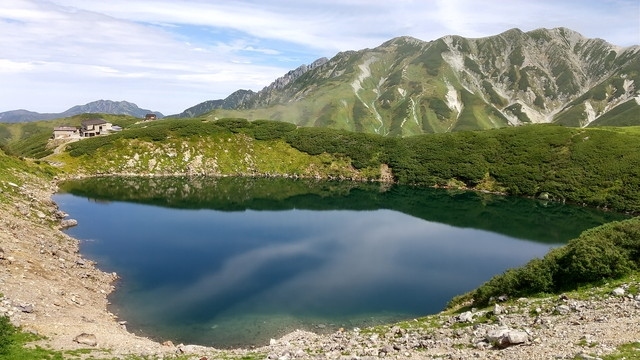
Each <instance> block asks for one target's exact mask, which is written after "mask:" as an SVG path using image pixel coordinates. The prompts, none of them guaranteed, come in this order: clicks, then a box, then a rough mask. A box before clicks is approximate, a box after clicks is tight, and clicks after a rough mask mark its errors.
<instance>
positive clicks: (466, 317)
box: [457, 311, 473, 323]
mask: <svg viewBox="0 0 640 360" xmlns="http://www.w3.org/2000/svg"><path fill="white" fill-rule="evenodd" d="M457 320H458V322H463V323H464V322H472V321H473V313H472V312H471V311H465V312H463V313H462V314H460V315H458V316H457Z"/></svg>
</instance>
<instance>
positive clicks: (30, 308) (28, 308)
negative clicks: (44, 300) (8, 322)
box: [18, 304, 33, 314]
mask: <svg viewBox="0 0 640 360" xmlns="http://www.w3.org/2000/svg"><path fill="white" fill-rule="evenodd" d="M18 310H20V311H22V312H23V313H28V314H31V313H32V312H33V305H31V304H25V305H19V306H18Z"/></svg>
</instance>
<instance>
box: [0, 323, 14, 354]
mask: <svg viewBox="0 0 640 360" xmlns="http://www.w3.org/2000/svg"><path fill="white" fill-rule="evenodd" d="M15 332H16V328H15V327H14V326H13V325H12V324H11V322H10V321H9V318H8V317H6V316H2V317H0V354H6V353H7V352H9V347H10V346H11V344H13V341H14V340H13V335H14V334H15Z"/></svg>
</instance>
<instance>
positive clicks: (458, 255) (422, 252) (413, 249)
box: [54, 180, 614, 347]
mask: <svg viewBox="0 0 640 360" xmlns="http://www.w3.org/2000/svg"><path fill="white" fill-rule="evenodd" d="M144 181H148V180H141V182H144ZM182 181H186V180H182ZM138 185H140V184H138ZM147 185H148V184H147ZM187 185H188V186H190V187H191V188H196V189H198V190H197V191H194V192H193V193H194V194H196V195H193V196H194V197H193V198H192V199H191V201H189V196H186V195H184V194H182V195H180V197H179V198H172V196H174V195H167V196H166V197H162V196H159V195H157V194H154V195H153V196H149V191H144V192H141V191H140V187H139V186H137V187H133V188H132V190H131V191H130V192H128V193H126V192H125V193H126V194H127V195H126V196H125V195H122V192H123V186H121V184H120V186H118V191H119V192H121V194H120V195H118V196H114V195H111V196H106V195H105V194H104V193H102V192H101V191H94V193H93V194H89V193H82V194H80V193H79V192H78V191H74V190H73V188H72V190H69V192H66V193H65V192H61V193H60V194H58V195H56V196H55V199H54V200H55V201H56V202H57V203H58V204H59V205H60V207H61V209H62V210H64V211H66V212H67V213H69V214H70V215H71V217H73V218H75V219H77V220H78V221H79V225H78V226H77V227H75V228H72V229H70V230H69V231H68V232H69V234H70V235H72V236H74V237H76V238H78V239H80V240H81V251H82V253H83V254H84V255H85V256H87V257H89V258H92V259H94V260H96V261H97V262H98V265H99V267H100V268H102V269H104V270H106V271H116V272H118V274H120V276H121V278H122V280H121V281H120V282H119V283H118V288H117V291H116V292H115V293H114V294H113V295H112V296H111V299H110V300H111V302H112V303H113V305H112V306H113V309H112V311H114V312H115V313H117V314H118V315H119V316H120V318H121V319H124V320H127V321H128V327H129V329H130V330H132V331H134V332H136V333H139V334H143V335H147V336H151V337H154V338H156V339H159V340H167V339H169V340H172V341H173V342H174V343H178V342H183V343H196V344H203V345H213V346H217V347H236V346H250V345H263V344H266V343H268V341H269V339H270V338H275V337H278V336H281V335H283V334H285V333H287V332H289V331H291V330H294V329H298V328H300V329H307V330H312V331H318V332H328V331H334V330H335V329H337V328H339V327H346V328H351V327H356V326H358V327H364V326H368V325H376V324H380V323H388V322H390V321H395V320H401V319H410V318H414V317H417V316H421V315H426V314H429V313H434V312H437V311H439V310H441V309H442V308H443V306H444V305H445V304H446V302H447V301H448V300H449V299H451V298H452V297H453V296H455V295H458V294H460V293H463V292H466V291H468V290H471V289H473V288H474V287H476V286H478V285H479V284H481V283H482V282H484V281H486V280H488V279H489V278H490V277H491V276H493V275H495V274H498V273H501V272H502V271H504V270H505V269H507V268H510V267H514V266H518V265H521V264H523V263H525V262H527V261H528V260H529V259H531V258H533V257H537V256H542V255H544V254H545V253H546V252H547V251H548V250H549V248H550V247H552V246H557V245H558V244H560V243H562V242H564V241H566V240H568V238H569V237H571V236H573V235H572V234H573V233H575V232H578V233H579V228H580V226H582V227H584V228H588V227H592V226H595V225H597V223H598V222H604V221H609V219H608V218H607V216H614V214H611V215H606V214H600V213H597V212H592V211H590V210H589V211H586V210H584V209H582V210H581V209H579V208H573V209H574V210H572V211H568V210H567V209H572V208H566V207H559V206H549V205H548V204H541V203H539V202H535V201H521V202H518V203H517V204H515V205H514V204H512V203H509V202H506V203H504V204H502V205H500V202H501V201H504V200H500V199H493V200H492V199H488V198H479V197H477V195H473V196H469V195H461V194H444V193H442V192H439V193H438V192H437V193H436V194H437V196H434V195H433V193H431V192H427V193H425V192H423V191H422V190H418V189H414V190H411V189H401V191H400V190H384V191H381V190H379V189H375V188H373V189H370V188H367V189H357V190H354V189H350V190H349V191H346V192H345V191H344V189H339V191H336V192H329V193H326V192H325V193H323V195H322V196H318V195H313V196H311V195H309V194H303V195H300V194H297V195H296V196H294V197H287V198H286V199H284V200H283V198H282V191H278V190H282V184H281V183H279V184H278V185H277V186H276V187H275V189H274V190H273V191H265V187H266V188H267V189H268V187H269V185H268V183H260V191H259V193H260V194H262V195H260V196H258V195H255V194H254V193H253V192H252V191H253V190H254V189H255V185H254V187H251V188H249V187H247V184H240V185H239V184H237V182H230V183H229V184H228V187H227V188H221V187H220V184H219V183H218V184H217V185H216V186H215V187H213V188H211V187H208V186H206V184H205V185H203V184H196V185H194V184H192V183H189V182H186V183H177V184H174V186H175V188H184V187H185V186H187ZM241 185H242V186H243V187H242V188H243V189H245V190H244V191H236V190H237V189H235V188H234V186H236V187H237V186H241ZM299 185H300V184H295V185H291V186H299ZM74 186H76V187H77V186H80V185H77V184H76V185H74ZM83 186H84V189H88V188H92V185H91V184H85V185H83ZM158 186H159V185H156V187H158ZM274 186H275V185H274ZM324 186H326V185H324ZM80 188H82V186H80ZM105 188H108V186H106V187H105ZM124 188H126V187H124ZM302 188H304V187H302ZM94 189H95V187H94ZM163 189H164V190H163V191H162V192H164V193H166V194H175V193H176V192H175V191H167V189H166V188H163ZM225 189H226V191H223V190H225ZM229 189H231V190H229ZM63 190H64V187H63ZM214 190H215V191H214ZM206 191H214V192H215V193H216V194H217V195H212V196H213V198H212V199H209V200H207V201H206V202H203V200H202V196H203V192H206ZM314 191H315V190H314V188H311V187H310V188H309V193H313V192H314ZM394 191H396V195H395V197H394V195H393V194H392V193H393V192H394ZM412 191H413V192H412ZM430 191H434V190H430ZM74 192H75V193H76V195H74V194H73V193H74ZM354 192H356V193H359V195H354ZM389 192H391V194H390V193H389ZM136 193H138V194H139V195H136ZM221 193H226V194H244V197H243V198H238V197H237V196H238V195H234V196H235V197H234V196H226V197H222V196H220V194H221ZM265 193H269V194H276V195H264V194H265ZM197 194H199V195H197ZM278 194H279V195H278ZM309 196H311V197H309ZM452 196H453V197H457V198H455V199H454V201H453V203H451V197H452ZM380 197H383V199H380ZM150 198H151V199H153V201H149V199H150ZM222 198H225V199H227V200H224V201H227V202H226V203H225V202H224V201H223V200H220V199H222ZM302 198H304V199H306V200H305V201H302V200H301V199H302ZM145 199H146V200H145ZM216 199H218V200H216ZM293 199H297V200H293ZM372 199H376V200H372ZM123 200H126V201H123ZM178 200H179V201H178ZM487 201H489V203H490V204H493V205H487ZM495 202H498V204H494V203H495ZM176 203H180V204H200V205H198V206H184V205H182V206H175V204H176ZM230 203H232V204H234V206H233V209H231V210H230V209H229V204H230ZM393 203H397V204H398V205H396V206H387V207H384V206H380V205H379V204H393ZM168 204H174V205H173V206H171V205H168ZM202 204H205V205H202ZM206 204H208V205H206ZM243 204H244V205H243ZM247 204H253V205H247ZM256 204H259V205H256ZM302 204H309V205H302ZM376 204H378V205H376ZM452 204H453V205H452ZM455 204H457V206H455ZM159 205H162V206H159ZM487 206H503V207H506V208H507V209H506V211H507V212H508V213H510V214H511V216H512V217H511V219H510V218H506V217H505V218H502V219H500V221H496V219H494V216H505V215H503V214H502V213H500V212H495V211H494V210H491V208H487ZM545 207H546V208H545ZM482 208H485V211H479V210H478V209H482ZM416 209H417V210H416ZM429 209H432V210H433V212H431V211H430V210H429ZM438 209H440V211H437V210H438ZM450 209H453V210H450ZM455 209H464V211H461V212H460V214H461V216H468V217H474V218H473V219H469V220H466V224H471V225H470V226H462V225H464V224H465V221H464V220H463V219H459V218H458V217H457V216H455ZM516 209H518V210H516ZM545 209H547V210H545ZM489 210H491V211H489ZM446 211H450V212H451V211H453V212H454V213H453V215H449V218H450V219H452V220H451V221H448V223H447V222H442V220H441V222H439V221H434V220H431V219H430V218H429V215H428V214H431V213H433V214H436V215H433V216H437V217H441V218H447V216H446V215H445V214H441V212H446ZM425 214H427V215H425ZM559 216H565V217H564V220H562V219H558V217H559ZM483 217H484V218H486V220H483ZM520 219H529V220H527V221H530V222H531V223H532V224H529V227H530V228H531V232H530V233H531V236H530V237H531V239H527V238H526V237H527V236H526V231H523V230H522V229H526V228H527V226H525V225H526V224H525V225H517V224H512V225H511V226H507V225H505V224H503V223H508V222H510V221H520ZM563 221H564V222H565V223H569V222H570V223H571V225H570V226H567V229H565V230H562V229H555V228H554V226H556V227H557V226H558V225H554V224H563ZM493 223H495V224H500V226H494V227H496V228H497V230H496V231H491V227H492V225H491V224H493ZM541 223H544V224H547V226H548V227H549V228H548V229H547V232H548V233H552V234H553V235H550V239H549V241H546V242H543V241H541V240H540V239H539V237H540V235H539V233H540V229H539V228H537V226H534V225H535V224H541ZM576 223H579V224H582V225H576ZM473 224H481V225H482V226H478V225H473ZM594 224H595V225H594ZM538 226H539V225H538ZM563 237H564V238H563Z"/></svg>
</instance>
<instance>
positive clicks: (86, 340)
mask: <svg viewBox="0 0 640 360" xmlns="http://www.w3.org/2000/svg"><path fill="white" fill-rule="evenodd" d="M73 341H75V342H77V343H78V344H82V345H88V346H96V345H98V339H96V336H95V335H94V334H87V333H82V334H80V335H78V336H76V337H75V338H74V339H73Z"/></svg>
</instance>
